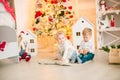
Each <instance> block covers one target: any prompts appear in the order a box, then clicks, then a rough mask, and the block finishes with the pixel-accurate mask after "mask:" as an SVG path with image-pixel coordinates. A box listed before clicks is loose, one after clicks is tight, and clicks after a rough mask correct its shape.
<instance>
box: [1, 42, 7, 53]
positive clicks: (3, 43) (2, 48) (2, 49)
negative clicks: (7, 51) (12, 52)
mask: <svg viewBox="0 0 120 80" xmlns="http://www.w3.org/2000/svg"><path fill="white" fill-rule="evenodd" d="M5 46H6V42H5V41H3V42H2V43H0V51H4V48H5Z"/></svg>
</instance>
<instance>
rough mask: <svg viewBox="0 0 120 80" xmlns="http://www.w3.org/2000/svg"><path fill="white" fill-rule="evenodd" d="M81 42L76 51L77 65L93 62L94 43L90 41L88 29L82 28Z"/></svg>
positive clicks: (90, 33)
mask: <svg viewBox="0 0 120 80" xmlns="http://www.w3.org/2000/svg"><path fill="white" fill-rule="evenodd" d="M82 35H83V40H82V41H81V43H80V48H79V50H78V53H79V55H78V57H77V58H78V59H77V60H78V63H85V62H86V61H89V60H93V58H94V42H93V40H92V30H91V29H90V28H84V30H83V32H82Z"/></svg>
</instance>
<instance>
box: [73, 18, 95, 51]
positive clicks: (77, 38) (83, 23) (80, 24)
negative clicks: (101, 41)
mask: <svg viewBox="0 0 120 80" xmlns="http://www.w3.org/2000/svg"><path fill="white" fill-rule="evenodd" d="M85 27H88V28H91V29H92V39H93V41H94V26H93V25H92V24H91V23H90V22H89V21H88V20H87V19H86V18H85V17H81V18H80V19H79V20H78V21H77V22H76V23H75V24H74V25H73V26H72V38H73V45H74V47H75V48H76V49H78V48H79V47H80V46H79V45H80V42H81V41H82V39H83V37H82V31H83V29H84V28H85Z"/></svg>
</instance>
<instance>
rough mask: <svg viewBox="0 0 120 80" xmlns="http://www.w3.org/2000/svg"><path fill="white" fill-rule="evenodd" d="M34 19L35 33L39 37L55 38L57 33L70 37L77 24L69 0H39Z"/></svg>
mask: <svg viewBox="0 0 120 80" xmlns="http://www.w3.org/2000/svg"><path fill="white" fill-rule="evenodd" d="M34 18H35V19H34V20H35V21H34V25H33V31H34V33H35V34H36V35H38V36H39V35H47V36H54V35H55V34H56V33H57V31H64V32H65V33H66V35H67V36H68V37H69V36H71V27H72V25H73V23H74V22H75V16H74V11H73V7H72V6H71V5H70V1H69V0H37V1H36V5H35V17H34Z"/></svg>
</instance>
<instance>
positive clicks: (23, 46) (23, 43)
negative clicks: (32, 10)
mask: <svg viewBox="0 0 120 80" xmlns="http://www.w3.org/2000/svg"><path fill="white" fill-rule="evenodd" d="M24 36H25V32H24V31H21V33H20V35H19V37H18V43H19V56H20V57H19V61H21V60H22V59H25V60H26V62H29V61H30V59H31V55H30V54H28V52H27V43H28V42H27V40H26V38H24Z"/></svg>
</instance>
